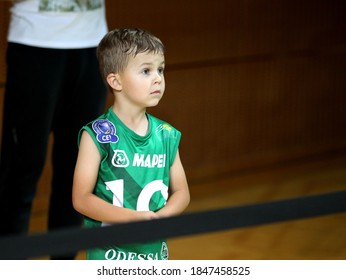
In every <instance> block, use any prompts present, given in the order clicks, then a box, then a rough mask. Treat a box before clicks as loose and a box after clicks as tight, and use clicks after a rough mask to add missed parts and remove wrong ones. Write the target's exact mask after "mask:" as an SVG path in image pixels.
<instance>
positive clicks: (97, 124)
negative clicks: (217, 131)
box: [79, 108, 181, 260]
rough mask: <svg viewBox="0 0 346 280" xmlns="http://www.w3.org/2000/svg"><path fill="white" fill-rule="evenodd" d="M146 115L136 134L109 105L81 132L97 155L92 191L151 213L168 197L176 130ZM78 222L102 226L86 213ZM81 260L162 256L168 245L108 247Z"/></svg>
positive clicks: (162, 243) (176, 137) (164, 254)
mask: <svg viewBox="0 0 346 280" xmlns="http://www.w3.org/2000/svg"><path fill="white" fill-rule="evenodd" d="M147 118H148V120H149V130H148V133H147V135H145V136H140V135H138V134H136V133H135V132H134V131H132V130H131V129H129V128H128V127H127V126H125V125H124V123H122V122H121V120H120V119H119V118H118V117H117V116H116V114H115V113H114V112H113V110H112V108H110V109H109V110H108V111H107V112H106V113H105V114H103V115H102V116H100V117H99V118H98V119H96V120H95V121H93V122H90V123H89V124H87V125H86V126H84V127H83V128H82V129H81V132H82V131H83V130H86V131H87V132H88V133H89V134H90V135H91V137H92V139H93V140H94V143H95V144H96V146H97V148H98V150H99V152H100V155H101V163H100V168H99V174H98V178H97V182H96V185H95V189H94V194H95V195H97V196H98V197H100V198H102V199H104V200H105V201H107V202H109V203H112V204H113V205H115V206H118V207H124V208H129V209H133V210H137V211H147V210H150V211H154V212H155V211H158V210H159V209H161V208H162V207H163V206H164V205H165V203H166V201H167V198H168V186H169V170H170V167H171V165H172V163H173V161H174V159H175V156H176V153H177V150H178V145H179V142H180V138H181V133H180V132H179V131H178V130H176V129H175V128H174V127H172V126H171V125H170V124H168V123H166V122H163V121H161V120H159V119H157V118H155V117H153V116H151V115H149V114H147ZM81 132H80V134H79V135H81ZM79 137H80V136H79ZM84 224H85V226H86V227H100V226H104V224H102V223H101V222H100V221H96V220H93V219H90V218H88V217H84ZM138 234H140V232H139V233H138ZM87 259H102V260H104V259H115V260H130V259H131V260H132V259H133V260H138V259H159V260H160V259H168V247H167V244H166V241H165V240H157V241H155V242H150V243H145V244H131V245H125V246H121V247H116V246H109V247H105V248H97V249H93V250H88V251H87Z"/></svg>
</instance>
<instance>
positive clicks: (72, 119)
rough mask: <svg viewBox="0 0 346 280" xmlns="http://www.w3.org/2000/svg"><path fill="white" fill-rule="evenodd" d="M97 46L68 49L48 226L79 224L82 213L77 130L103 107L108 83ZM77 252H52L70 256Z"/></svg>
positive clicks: (56, 126) (56, 127)
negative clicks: (75, 202)
mask: <svg viewBox="0 0 346 280" xmlns="http://www.w3.org/2000/svg"><path fill="white" fill-rule="evenodd" d="M95 52H96V50H95V48H91V49H86V50H69V51H68V54H69V56H68V57H69V59H68V61H69V64H68V65H67V66H66V71H65V74H66V77H65V78H64V81H65V82H64V83H65V84H64V86H65V90H64V96H63V98H62V99H61V100H60V102H59V106H58V109H57V111H56V115H55V118H54V124H53V131H54V146H53V181H52V192H51V199H50V209H49V230H55V229H59V228H63V227H75V226H80V225H81V223H82V217H81V215H80V214H78V213H77V212H76V211H75V210H74V208H73V206H72V199H71V197H72V183H73V173H74V167H75V163H76V158H77V153H78V145H77V137H78V132H79V130H80V129H81V128H82V126H83V125H85V124H87V123H88V122H90V121H92V120H93V119H95V118H96V117H98V116H99V115H100V114H102V113H103V111H104V106H105V99H106V87H105V85H104V83H103V81H102V79H101V77H100V74H99V71H98V64H97V60H96V54H95ZM73 257H74V255H73V254H71V255H68V254H67V255H64V256H52V259H70V258H73Z"/></svg>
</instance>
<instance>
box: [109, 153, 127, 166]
mask: <svg viewBox="0 0 346 280" xmlns="http://www.w3.org/2000/svg"><path fill="white" fill-rule="evenodd" d="M112 164H113V165H114V166H115V167H127V166H129V164H130V161H129V158H128V157H127V155H126V153H125V151H123V150H114V155H113V158H112Z"/></svg>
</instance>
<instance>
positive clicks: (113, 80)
mask: <svg viewBox="0 0 346 280" xmlns="http://www.w3.org/2000/svg"><path fill="white" fill-rule="evenodd" d="M107 83H108V84H109V86H110V87H111V88H112V89H114V90H116V91H121V89H122V86H121V82H120V77H119V74H115V73H110V74H109V75H108V76H107Z"/></svg>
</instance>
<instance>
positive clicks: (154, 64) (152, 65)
mask: <svg viewBox="0 0 346 280" xmlns="http://www.w3.org/2000/svg"><path fill="white" fill-rule="evenodd" d="M164 67H165V58H164V55H163V54H154V53H148V52H146V53H139V54H137V55H136V56H135V57H133V56H131V57H130V58H129V61H128V64H127V67H126V68H125V70H124V71H123V72H121V73H119V77H120V82H121V87H122V94H124V95H126V97H127V100H128V101H130V102H131V103H132V104H134V105H135V106H138V107H143V108H146V107H153V106H156V105H157V104H158V103H159V101H160V100H161V98H162V96H163V93H164V91H165V78H164Z"/></svg>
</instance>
